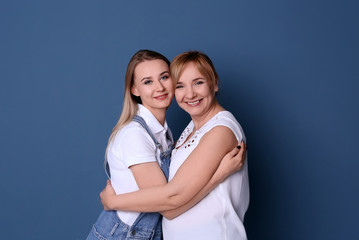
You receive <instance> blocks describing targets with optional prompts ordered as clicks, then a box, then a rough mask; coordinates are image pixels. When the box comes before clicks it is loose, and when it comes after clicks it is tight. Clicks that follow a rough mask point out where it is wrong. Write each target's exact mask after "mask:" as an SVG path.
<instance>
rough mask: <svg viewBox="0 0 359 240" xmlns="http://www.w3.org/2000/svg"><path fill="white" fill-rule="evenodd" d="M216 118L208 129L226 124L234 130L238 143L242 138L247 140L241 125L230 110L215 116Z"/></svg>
mask: <svg viewBox="0 0 359 240" xmlns="http://www.w3.org/2000/svg"><path fill="white" fill-rule="evenodd" d="M215 118H216V119H215V120H214V121H213V122H212V124H210V125H209V126H208V129H207V131H210V129H212V128H214V127H216V126H225V127H227V128H229V129H231V130H232V132H233V134H234V135H235V136H236V138H237V141H238V143H240V142H241V141H242V140H243V141H244V142H245V141H246V139H245V136H244V133H243V130H242V127H241V125H240V124H239V123H238V122H237V120H236V119H235V118H234V116H233V115H232V114H231V113H229V112H223V114H222V115H220V116H217V117H215Z"/></svg>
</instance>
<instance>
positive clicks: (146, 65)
mask: <svg viewBox="0 0 359 240" xmlns="http://www.w3.org/2000/svg"><path fill="white" fill-rule="evenodd" d="M164 71H169V67H168V65H167V63H166V62H165V61H163V60H160V59H156V60H145V61H143V62H141V63H139V64H138V65H137V66H136V69H135V76H137V77H141V76H143V77H150V76H156V75H158V74H161V73H163V72H164Z"/></svg>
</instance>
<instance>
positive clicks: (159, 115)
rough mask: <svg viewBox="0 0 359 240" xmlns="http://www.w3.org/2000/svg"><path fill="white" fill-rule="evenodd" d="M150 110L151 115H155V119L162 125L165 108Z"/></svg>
mask: <svg viewBox="0 0 359 240" xmlns="http://www.w3.org/2000/svg"><path fill="white" fill-rule="evenodd" d="M151 112H152V114H153V116H155V118H156V119H157V121H158V122H159V123H161V125H162V126H163V125H164V124H165V121H166V109H164V110H162V109H158V110H156V111H151Z"/></svg>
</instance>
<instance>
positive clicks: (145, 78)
mask: <svg viewBox="0 0 359 240" xmlns="http://www.w3.org/2000/svg"><path fill="white" fill-rule="evenodd" d="M166 73H168V74H169V72H168V71H163V72H161V73H160V76H162V75H163V74H166ZM148 79H151V77H144V78H142V79H141V82H142V81H144V80H148Z"/></svg>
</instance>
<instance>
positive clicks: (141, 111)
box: [137, 104, 168, 134]
mask: <svg viewBox="0 0 359 240" xmlns="http://www.w3.org/2000/svg"><path fill="white" fill-rule="evenodd" d="M137 105H138V111H137V115H139V116H140V117H142V118H143V119H144V120H145V121H146V123H147V125H148V127H149V129H150V130H151V132H152V133H153V134H156V133H159V132H162V131H163V130H164V131H167V130H168V125H167V121H165V124H164V126H162V125H161V123H160V122H159V121H158V120H157V118H156V117H155V116H154V115H153V114H152V113H151V111H150V110H148V109H147V108H146V107H145V106H143V105H142V104H137Z"/></svg>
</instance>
